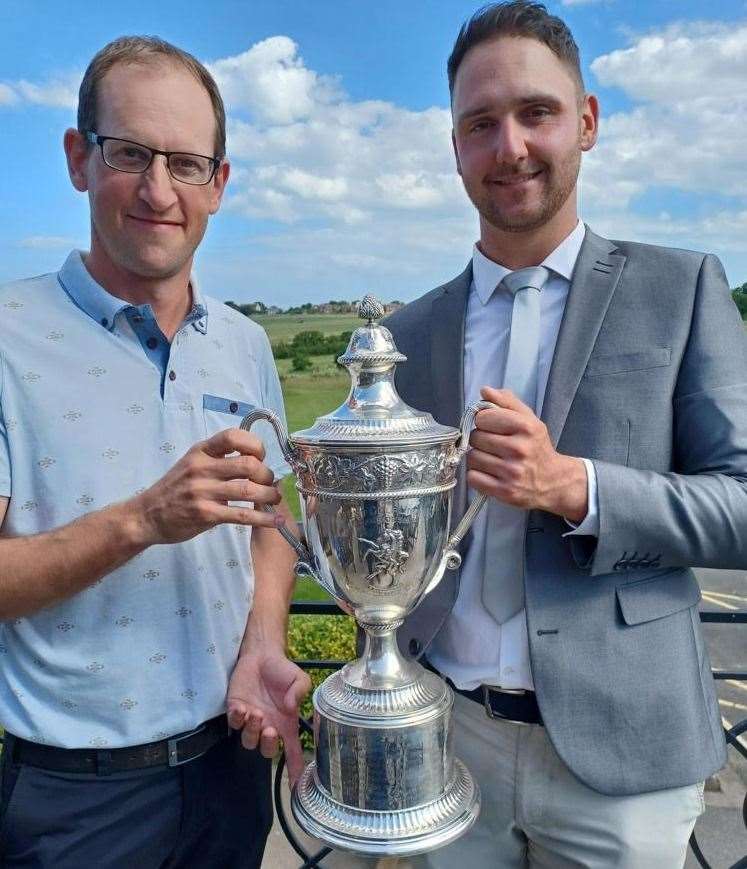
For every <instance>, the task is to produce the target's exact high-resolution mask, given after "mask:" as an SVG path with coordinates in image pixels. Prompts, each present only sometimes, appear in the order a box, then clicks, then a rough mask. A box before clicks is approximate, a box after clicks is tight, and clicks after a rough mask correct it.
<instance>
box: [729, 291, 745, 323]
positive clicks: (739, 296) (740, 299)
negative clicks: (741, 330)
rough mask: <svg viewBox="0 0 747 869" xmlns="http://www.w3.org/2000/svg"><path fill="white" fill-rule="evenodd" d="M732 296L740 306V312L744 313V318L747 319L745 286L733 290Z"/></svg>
mask: <svg viewBox="0 0 747 869" xmlns="http://www.w3.org/2000/svg"><path fill="white" fill-rule="evenodd" d="M731 297H732V299H734V303H735V304H736V306H737V307H738V308H739V313H740V314H741V315H742V319H743V320H745V319H747V292H745V291H744V287H741V288H740V287H738V288H737V289H736V290H732V294H731Z"/></svg>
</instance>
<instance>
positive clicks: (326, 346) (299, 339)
mask: <svg viewBox="0 0 747 869" xmlns="http://www.w3.org/2000/svg"><path fill="white" fill-rule="evenodd" d="M352 334H353V332H352V330H347V331H345V332H340V333H339V334H338V335H323V334H322V333H321V332H319V331H318V330H316V329H306V330H304V331H302V332H296V334H295V335H294V336H293V340H292V341H278V342H276V343H275V344H273V345H272V353H273V355H274V356H275V358H276V359H292V360H293V363H292V367H293V370H294V371H306V370H307V369H309V368H311V359H310V357H311V356H324V355H325V354H327V353H329V354H331V355H332V358H333V359H334V361H335V362H337V357H338V356H340V355H341V354H342V353H344V352H345V349H346V347H347V346H348V342H349V341H350V336H351V335H352Z"/></svg>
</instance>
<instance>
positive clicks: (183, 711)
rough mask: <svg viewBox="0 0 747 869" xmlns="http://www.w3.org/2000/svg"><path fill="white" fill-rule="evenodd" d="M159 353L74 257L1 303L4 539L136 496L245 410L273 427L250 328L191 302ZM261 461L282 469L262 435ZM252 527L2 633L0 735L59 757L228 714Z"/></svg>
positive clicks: (221, 531)
mask: <svg viewBox="0 0 747 869" xmlns="http://www.w3.org/2000/svg"><path fill="white" fill-rule="evenodd" d="M192 294H193V307H192V310H191V311H190V313H189V315H188V316H187V317H186V318H185V320H184V322H183V323H182V324H181V326H180V328H179V330H178V331H177V333H176V335H175V336H174V338H173V340H172V341H171V342H170V343H169V342H168V341H167V340H166V338H165V337H164V335H163V334H162V333H161V331H160V329H159V327H158V323H157V321H156V320H155V318H154V316H153V311H152V309H151V308H150V306H149V305H141V306H137V307H136V306H133V305H130V304H128V303H126V302H123V301H122V300H121V299H117V298H115V297H114V296H111V295H110V294H109V293H107V292H106V291H105V290H104V289H103V288H102V287H101V286H100V285H98V284H97V283H96V282H95V281H94V280H93V279H92V278H91V276H90V274H89V273H88V271H87V270H86V268H85V266H84V264H83V260H82V257H81V254H80V253H79V252H78V251H74V252H73V253H71V254H70V256H69V257H68V259H67V261H66V262H65V264H64V266H63V267H62V269H61V271H60V272H59V273H57V274H49V275H43V276H41V277H37V278H31V279H29V280H25V281H19V282H17V283H13V284H10V285H7V286H5V287H3V288H1V289H0V322H2V329H0V495H3V496H10V502H9V504H8V511H7V514H6V518H5V522H4V524H3V527H2V531H1V532H0V533H1V534H2V535H3V536H17V535H29V534H37V533H39V532H42V531H47V530H50V529H52V528H56V527H59V526H60V525H64V524H65V523H67V522H70V521H71V520H73V519H76V518H77V517H79V516H82V515H84V514H85V513H87V512H89V511H91V510H95V509H98V508H101V507H104V506H106V505H107V504H111V503H114V502H117V501H121V500H124V499H126V498H129V497H132V496H133V495H134V494H136V493H138V492H141V491H143V490H144V489H145V488H146V487H148V486H150V485H151V484H152V483H154V482H155V481H156V480H157V479H159V478H160V477H161V476H163V474H164V473H165V472H166V471H167V470H168V469H169V468H170V467H171V466H172V465H173V464H174V463H175V462H176V461H177V460H178V459H179V458H180V457H181V456H182V455H183V454H184V453H185V452H186V451H187V450H188V449H189V448H190V447H191V446H193V445H194V444H195V443H196V442H197V441H201V440H204V439H205V438H206V437H209V436H210V435H213V434H215V433H216V432H219V431H221V430H223V429H226V428H230V427H232V426H237V425H238V424H239V423H240V421H241V418H242V416H243V415H244V414H246V413H247V412H248V410H249V409H250V408H252V407H257V406H260V407H269V408H272V409H273V410H275V412H276V413H278V414H280V416H281V418H284V414H283V403H282V396H281V391H280V384H279V381H278V377H277V372H276V370H275V365H274V362H273V359H272V353H271V350H270V345H269V342H268V340H267V336H266V335H265V333H264V331H263V330H262V329H261V328H260V327H259V326H258V325H257V324H255V323H253V322H252V321H251V320H249V319H247V318H246V317H244V316H243V315H242V314H240V313H238V312H236V311H234V310H232V309H231V308H229V307H227V306H225V305H223V304H222V303H220V302H217V301H215V300H214V299H211V298H209V297H206V296H202V295H200V292H199V290H198V289H197V285H196V283H195V282H194V279H193V280H192ZM257 434H258V435H259V436H260V437H262V439H263V441H264V444H265V449H266V451H267V455H266V459H265V462H266V464H267V465H268V466H269V467H270V468H271V469H272V471H273V472H274V473H275V476H276V478H279V477H281V476H283V475H285V474H287V473H289V470H290V469H289V468H288V466H287V465H286V463H285V461H284V459H283V456H282V452H281V451H280V449H279V446H278V444H277V440H276V439H275V437H274V434H272V431H271V429H270V428H269V426H265V427H264V428H261V427H260V426H257ZM249 541H250V529H249V528H247V527H244V526H239V525H222V526H218V527H217V528H214V529H212V530H210V531H207V532H205V533H203V534H200V535H199V536H197V537H195V538H194V539H192V540H189V541H187V542H185V543H178V544H170V545H159V546H152V547H150V548H148V549H146V550H145V551H144V552H142V553H141V554H140V555H138V556H136V557H135V558H133V559H132V560H131V561H129V562H128V563H127V564H125V565H123V566H122V567H120V568H118V569H117V570H115V571H113V572H112V573H110V574H109V575H107V576H105V577H104V578H103V579H101V580H99V581H98V582H97V583H95V584H94V585H92V586H91V587H89V588H87V589H86V590H84V591H82V592H81V593H79V594H77V595H75V596H74V597H72V598H70V599H68V600H66V601H65V602H63V603H61V604H58V605H56V606H51V607H48V608H46V609H43V610H40V611H39V612H36V613H34V614H33V615H30V616H26V617H24V618H18V619H14V620H12V621H6V622H0V724H2V726H4V727H5V728H6V729H7V730H9V731H11V732H12V733H15V734H17V735H18V736H21V737H24V738H26V739H31V740H36V741H39V742H43V743H46V744H49V745H59V746H64V747H68V748H75V747H88V746H106V747H119V746H125V745H135V744H138V743H142V742H150V741H152V740H156V739H162V738H164V737H165V736H170V735H172V734H174V733H178V732H180V731H184V730H188V729H190V728H192V727H194V726H196V725H198V724H199V723H200V722H202V721H204V720H206V719H209V718H211V717H212V716H214V715H217V714H219V713H220V712H221V711H222V710H224V709H225V694H226V688H227V684H228V678H229V675H230V673H231V670H232V667H233V664H234V662H235V660H236V655H237V651H238V648H239V643H240V641H241V638H242V636H243V632H244V628H245V624H246V620H247V615H248V612H249V609H250V607H251V603H252V594H253V574H252V565H251V562H250V553H249Z"/></svg>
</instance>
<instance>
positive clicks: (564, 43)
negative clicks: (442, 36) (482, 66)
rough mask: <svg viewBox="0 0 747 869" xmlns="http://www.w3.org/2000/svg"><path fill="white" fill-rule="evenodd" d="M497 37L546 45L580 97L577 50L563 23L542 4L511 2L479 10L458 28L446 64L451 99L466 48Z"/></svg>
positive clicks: (581, 89)
mask: <svg viewBox="0 0 747 869" xmlns="http://www.w3.org/2000/svg"><path fill="white" fill-rule="evenodd" d="M501 36H523V37H525V38H527V39H536V40H537V41H538V42H541V43H543V44H544V45H546V46H547V47H548V48H549V49H550V51H552V53H553V54H555V55H556V56H557V57H558V58H559V59H560V60H561V61H562V62H563V63H564V64H565V65H566V66H567V67H568V69H569V71H570V72H571V73H572V74H573V76H574V78H575V79H576V81H577V83H578V86H579V90H580V92H581V93H582V94H583V92H584V79H583V76H582V75H581V61H580V59H579V54H578V46H577V45H576V41H575V40H574V38H573V34H572V33H571V31H570V30H569V28H568V25H567V24H566V23H565V21H563V20H562V19H560V18H558V17H557V16H555V15H550V13H549V12H548V11H547V9H546V7H545V6H544V5H543V4H542V3H533V2H529V0H511V2H507V3H491V4H490V5H489V6H483V7H482V8H481V9H478V10H477V12H475V13H474V15H472V17H471V18H468V19H467V21H465V22H464V24H463V25H462V27H461V29H460V31H459V35H458V36H457V38H456V42H455V43H454V48H453V50H452V52H451V55H450V56H449V60H448V63H447V71H448V76H449V93H450V94H451V95H452V97H453V95H454V81H455V80H456V74H457V70H458V69H459V65H460V64H461V62H462V61H463V60H464V56H465V54H467V52H468V51H469V50H470V48H474V47H475V46H476V45H479V44H480V43H482V42H490V41H492V40H494V39H498V38H499V37H501Z"/></svg>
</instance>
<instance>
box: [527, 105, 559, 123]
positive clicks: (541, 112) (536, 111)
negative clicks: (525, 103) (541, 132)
mask: <svg viewBox="0 0 747 869" xmlns="http://www.w3.org/2000/svg"><path fill="white" fill-rule="evenodd" d="M525 114H526V116H527V117H528V118H530V119H531V120H535V121H539V120H542V119H543V118H549V117H550V116H551V115H552V114H553V112H552V109H550V108H549V106H530V107H529V108H528V109H527V110H526V112H525Z"/></svg>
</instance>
